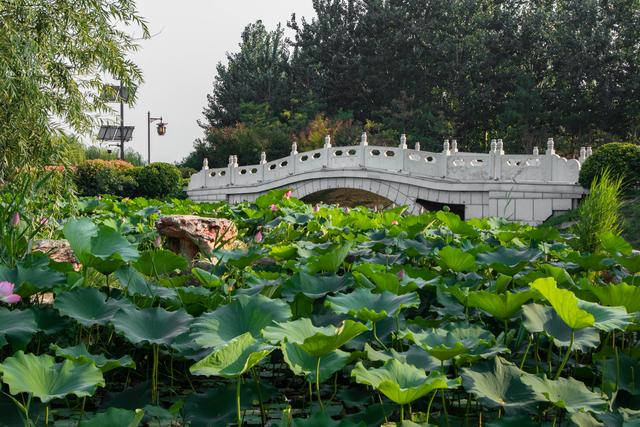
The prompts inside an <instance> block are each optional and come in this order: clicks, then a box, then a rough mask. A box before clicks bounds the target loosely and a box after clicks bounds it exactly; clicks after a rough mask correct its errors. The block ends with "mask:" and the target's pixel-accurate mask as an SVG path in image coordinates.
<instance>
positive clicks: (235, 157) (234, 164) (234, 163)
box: [233, 156, 238, 168]
mask: <svg viewBox="0 0 640 427" xmlns="http://www.w3.org/2000/svg"><path fill="white" fill-rule="evenodd" d="M233 167H234V168H237V167H238V156H233Z"/></svg>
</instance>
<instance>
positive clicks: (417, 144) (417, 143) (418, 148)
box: [413, 142, 420, 151]
mask: <svg viewBox="0 0 640 427" xmlns="http://www.w3.org/2000/svg"><path fill="white" fill-rule="evenodd" d="M413 149H414V150H416V151H420V143H419V142H416V146H415V147H414V148H413Z"/></svg>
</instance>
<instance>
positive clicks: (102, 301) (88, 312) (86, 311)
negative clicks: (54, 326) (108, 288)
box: [53, 288, 131, 327]
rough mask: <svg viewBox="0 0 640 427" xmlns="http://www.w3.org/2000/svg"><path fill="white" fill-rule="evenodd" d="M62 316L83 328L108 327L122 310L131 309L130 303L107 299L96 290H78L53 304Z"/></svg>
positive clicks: (65, 293)
mask: <svg viewBox="0 0 640 427" xmlns="http://www.w3.org/2000/svg"><path fill="white" fill-rule="evenodd" d="M53 306H54V308H56V309H57V310H58V311H59V312H60V314H62V315H64V316H68V317H71V318H72V319H74V320H75V321H76V322H78V323H80V324H81V325H83V326H87V327H88V326H93V325H106V324H107V323H109V322H110V321H111V319H113V316H115V314H116V312H117V311H118V310H120V308H124V307H129V308H130V307H131V304H130V303H129V302H128V301H126V300H125V301H120V300H117V299H113V298H107V296H106V295H105V294H103V293H102V292H100V291H99V290H97V289H96V288H78V289H74V290H72V291H67V292H63V293H62V294H60V295H59V296H58V297H57V298H56V300H55V302H54V303H53Z"/></svg>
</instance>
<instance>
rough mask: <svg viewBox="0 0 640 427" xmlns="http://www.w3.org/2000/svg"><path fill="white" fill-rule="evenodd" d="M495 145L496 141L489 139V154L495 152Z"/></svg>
mask: <svg viewBox="0 0 640 427" xmlns="http://www.w3.org/2000/svg"><path fill="white" fill-rule="evenodd" d="M496 147H497V142H496V140H495V139H492V140H491V148H490V149H489V153H490V154H495V152H496Z"/></svg>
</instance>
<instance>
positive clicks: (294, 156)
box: [287, 141, 298, 175]
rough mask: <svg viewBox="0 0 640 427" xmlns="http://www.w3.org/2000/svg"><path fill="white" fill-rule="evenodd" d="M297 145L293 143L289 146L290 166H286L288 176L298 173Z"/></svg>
mask: <svg viewBox="0 0 640 427" xmlns="http://www.w3.org/2000/svg"><path fill="white" fill-rule="evenodd" d="M297 156H298V143H297V142H295V141H293V143H292V144H291V162H290V163H291V165H290V166H289V165H287V166H288V167H287V169H289V175H295V174H296V173H297V172H298V161H297Z"/></svg>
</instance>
